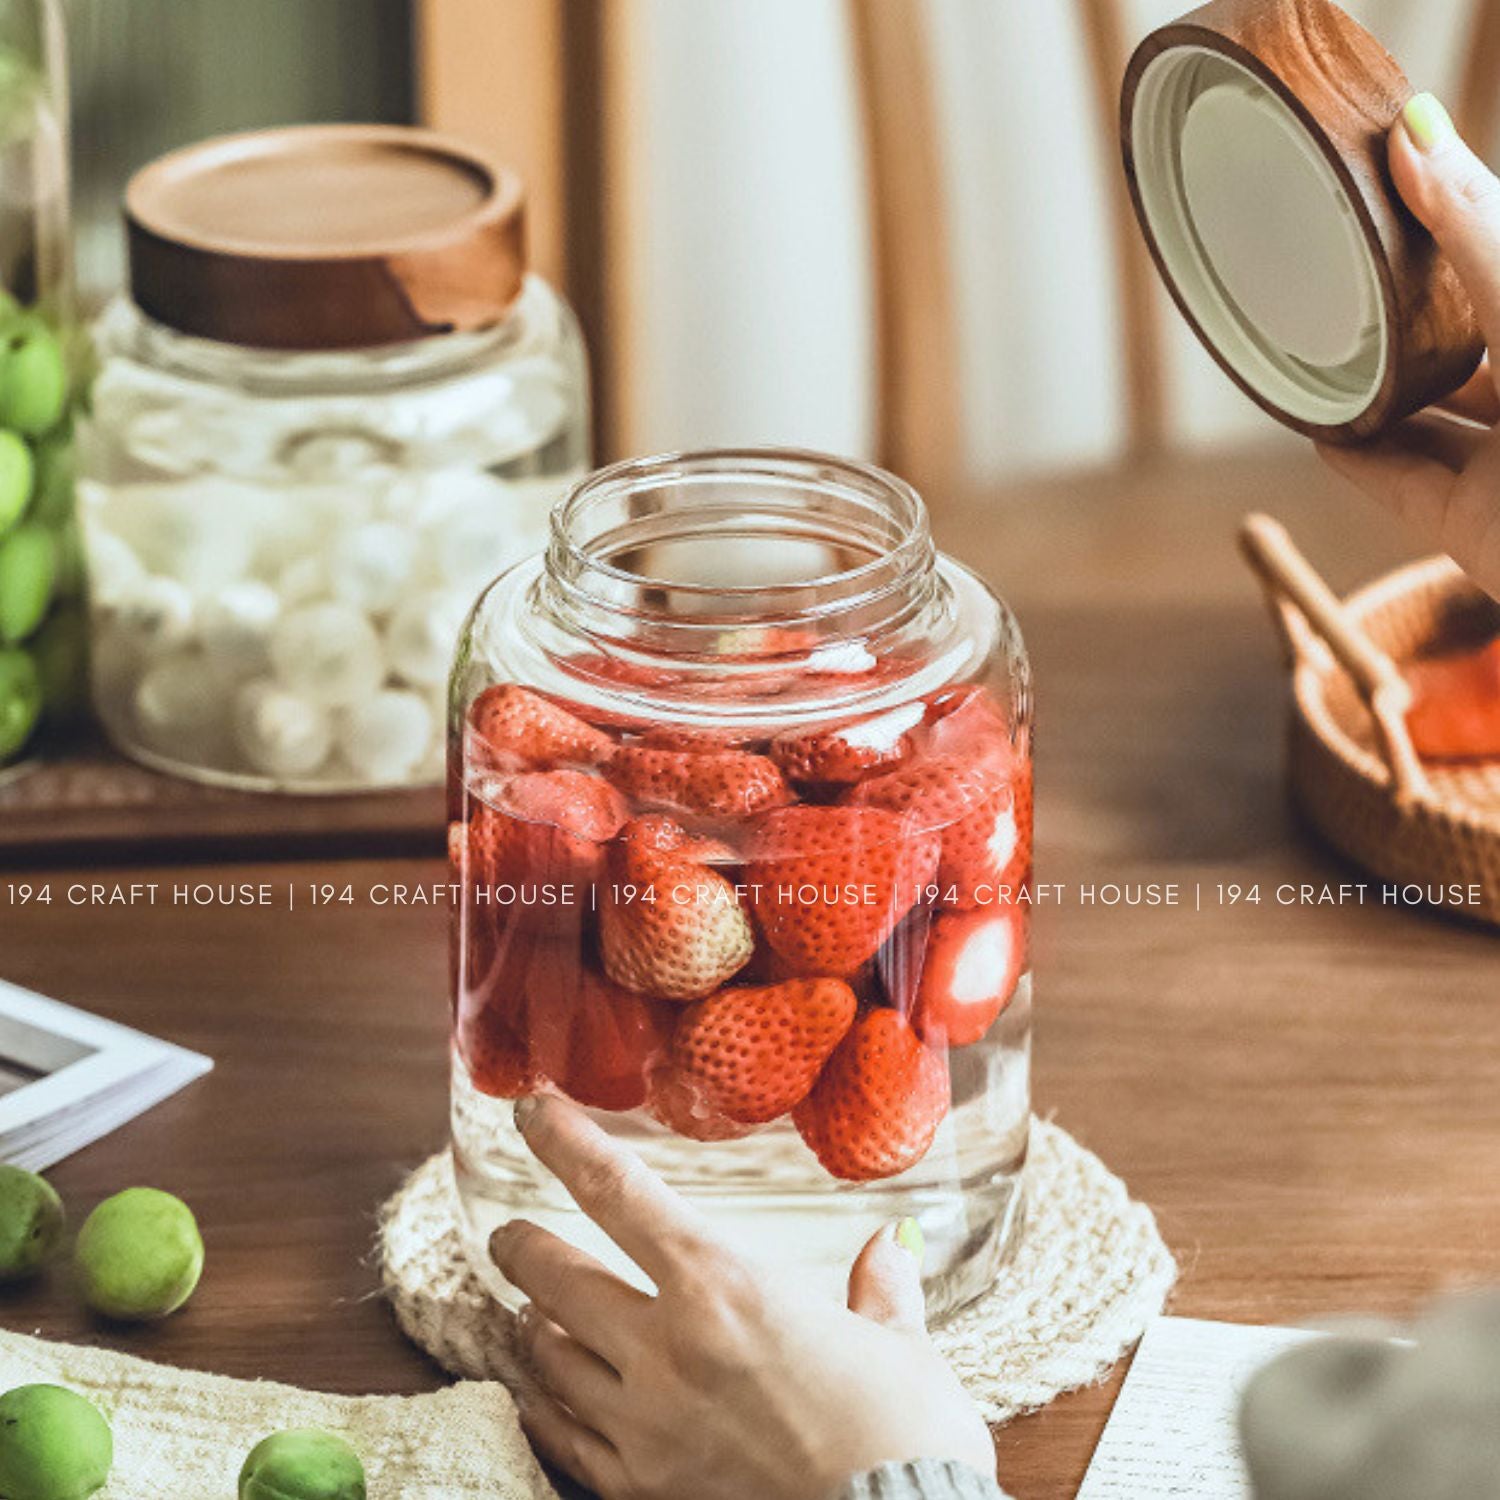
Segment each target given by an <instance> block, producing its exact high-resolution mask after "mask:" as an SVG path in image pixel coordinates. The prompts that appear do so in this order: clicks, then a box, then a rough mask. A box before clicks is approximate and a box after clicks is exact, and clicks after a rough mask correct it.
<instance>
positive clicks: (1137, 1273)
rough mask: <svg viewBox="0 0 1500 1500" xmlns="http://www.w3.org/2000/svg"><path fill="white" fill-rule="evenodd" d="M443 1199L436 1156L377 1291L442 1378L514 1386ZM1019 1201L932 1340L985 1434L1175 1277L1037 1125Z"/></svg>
mask: <svg viewBox="0 0 1500 1500" xmlns="http://www.w3.org/2000/svg"><path fill="white" fill-rule="evenodd" d="M454 1191H455V1189H454V1185H453V1162H452V1158H451V1157H450V1156H449V1155H448V1153H447V1152H443V1153H442V1154H441V1155H438V1156H434V1157H432V1158H431V1159H430V1160H429V1161H427V1162H426V1163H425V1164H424V1165H423V1166H421V1167H419V1168H418V1169H417V1170H416V1171H415V1172H414V1173H413V1174H412V1175H411V1176H410V1177H409V1178H408V1179H407V1181H406V1183H405V1185H404V1186H403V1187H402V1188H401V1190H400V1191H399V1192H398V1193H397V1194H396V1196H395V1197H394V1198H392V1199H391V1201H390V1202H389V1203H388V1204H387V1205H386V1207H385V1212H384V1214H383V1216H382V1223H381V1232H380V1248H381V1262H382V1267H383V1274H384V1281H385V1287H386V1291H387V1293H388V1294H389V1296H390V1298H391V1302H392V1304H393V1305H394V1307H395V1310H396V1317H397V1320H398V1321H399V1322H400V1324H401V1327H402V1328H403V1329H404V1330H405V1331H406V1333H407V1336H408V1337H409V1338H411V1339H412V1340H413V1342H415V1343H416V1344H417V1345H418V1346H419V1347H421V1348H422V1349H425V1350H426V1351H427V1353H428V1354H430V1355H431V1356H432V1357H433V1358H434V1359H435V1360H437V1362H438V1363H439V1364H440V1365H442V1366H443V1368H444V1369H445V1370H448V1371H450V1372H451V1373H453V1374H455V1375H462V1376H467V1377H469V1378H471V1379H480V1380H483V1379H497V1380H505V1381H510V1382H512V1383H514V1382H515V1381H517V1380H518V1379H522V1378H524V1377H523V1376H522V1375H521V1373H520V1371H519V1369H518V1366H517V1364H516V1362H515V1359H514V1357H513V1355H512V1354H511V1350H510V1326H511V1319H510V1316H509V1314H507V1313H506V1312H505V1311H504V1310H503V1309H501V1308H500V1307H498V1306H497V1305H496V1304H495V1303H494V1302H493V1301H492V1300H491V1299H490V1297H489V1295H488V1294H487V1293H486V1292H485V1291H484V1289H483V1287H482V1286H481V1285H480V1284H479V1281H478V1280H477V1278H476V1277H475V1276H474V1273H473V1272H472V1271H471V1270H470V1269H469V1264H468V1261H467V1260H466V1259H465V1258H464V1253H463V1249H462V1246H461V1245H460V1242H459V1235H458V1230H457V1227H456V1217H455V1213H456V1211H455V1207H454ZM1026 1200H1027V1220H1026V1226H1025V1230H1024V1233H1023V1234H1022V1236H1021V1241H1020V1244H1019V1245H1018V1247H1017V1250H1016V1253H1015V1254H1014V1255H1013V1256H1012V1257H1011V1260H1010V1262H1009V1264H1008V1265H1006V1266H1005V1267H1004V1269H1003V1270H1002V1271H1001V1274H1000V1278H999V1280H998V1281H997V1282H996V1283H995V1285H994V1287H993V1288H992V1289H991V1290H990V1291H989V1292H988V1293H986V1294H985V1295H984V1296H983V1297H981V1298H980V1299H979V1301H978V1302H976V1303H974V1304H973V1305H972V1306H971V1307H968V1308H966V1309H965V1310H964V1311H963V1312H960V1313H958V1314H957V1315H956V1316H955V1317H953V1318H950V1319H949V1320H948V1321H947V1322H946V1323H944V1324H943V1325H942V1326H941V1327H939V1328H938V1329H936V1330H935V1332H934V1338H935V1339H936V1342H937V1345H938V1347H939V1348H940V1349H941V1350H942V1352H943V1354H944V1355H945V1356H946V1357H947V1359H948V1360H949V1361H950V1363H951V1364H952V1365H953V1367H954V1368H955V1369H956V1370H957V1371H958V1374H959V1376H960V1378H961V1379H962V1380H963V1382H964V1385H965V1386H966V1387H967V1388H968V1390H969V1392H970V1394H971V1395H972V1396H973V1397H974V1399H975V1400H976V1401H977V1402H978V1403H979V1406H980V1409H981V1410H982V1411H983V1412H984V1414H985V1417H986V1418H987V1420H989V1421H991V1422H1004V1421H1008V1420H1009V1419H1010V1418H1011V1417H1014V1416H1017V1415H1018V1414H1019V1413H1021V1412H1023V1411H1030V1410H1032V1409H1033V1408H1035V1407H1038V1406H1044V1405H1045V1404H1046V1403H1047V1402H1048V1401H1050V1400H1052V1398H1053V1397H1054V1396H1057V1395H1060V1394H1061V1393H1062V1392H1063V1391H1068V1390H1073V1389H1075V1388H1077V1387H1078V1386H1083V1385H1089V1384H1091V1383H1093V1382H1094V1381H1096V1380H1100V1379H1102V1378H1103V1377H1104V1375H1105V1374H1106V1373H1107V1372H1108V1370H1109V1368H1110V1366H1111V1365H1113V1364H1114V1363H1115V1361H1116V1360H1118V1359H1119V1358H1120V1356H1121V1355H1122V1354H1124V1353H1125V1351H1126V1350H1127V1349H1129V1348H1130V1347H1131V1345H1132V1344H1134V1343H1135V1341H1136V1340H1137V1339H1138V1338H1139V1337H1140V1336H1141V1334H1142V1333H1143V1332H1144V1331H1145V1328H1146V1324H1147V1323H1148V1322H1150V1320H1151V1319H1152V1318H1153V1317H1155V1316H1156V1314H1157V1313H1159V1312H1160V1311H1161V1310H1162V1307H1163V1306H1164V1305H1165V1303H1166V1300H1167V1294H1168V1293H1169V1292H1170V1291H1171V1289H1172V1285H1173V1283H1174V1282H1175V1281H1176V1279H1177V1266H1176V1263H1175V1262H1174V1261H1173V1259H1172V1255H1171V1252H1170V1251H1169V1250H1168V1249H1167V1247H1166V1245H1165V1244H1164V1243H1163V1242H1162V1238H1161V1235H1160V1233H1159V1232H1158V1230H1157V1227H1156V1219H1155V1217H1154V1216H1153V1214H1152V1212H1151V1210H1150V1209H1149V1208H1147V1207H1145V1205H1144V1204H1140V1203H1134V1202H1132V1201H1131V1198H1130V1195H1129V1194H1128V1193H1127V1192H1126V1190H1125V1184H1124V1183H1123V1182H1121V1181H1120V1179H1119V1178H1118V1177H1116V1176H1115V1175H1114V1174H1113V1173H1112V1172H1110V1170H1109V1169H1108V1168H1107V1167H1106V1166H1105V1165H1104V1163H1103V1162H1101V1161H1100V1160H1099V1158H1098V1157H1097V1156H1095V1155H1094V1154H1093V1153H1092V1152H1090V1151H1086V1150H1084V1148H1083V1147H1082V1146H1080V1145H1079V1144H1078V1143H1077V1142H1076V1141H1075V1140H1074V1139H1073V1138H1072V1137H1071V1136H1070V1135H1069V1134H1068V1133H1067V1132H1066V1131H1065V1130H1062V1129H1060V1128H1059V1127H1058V1126H1056V1125H1053V1124H1050V1123H1048V1122H1046V1121H1043V1120H1034V1121H1033V1122H1032V1134H1031V1147H1030V1152H1029V1155H1028V1159H1027V1164H1026ZM517 1208H518V1211H519V1209H520V1205H517Z"/></svg>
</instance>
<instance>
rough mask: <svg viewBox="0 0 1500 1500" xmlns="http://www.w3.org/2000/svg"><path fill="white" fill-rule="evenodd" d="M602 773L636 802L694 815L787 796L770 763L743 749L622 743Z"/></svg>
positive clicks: (750, 808) (769, 803)
mask: <svg viewBox="0 0 1500 1500" xmlns="http://www.w3.org/2000/svg"><path fill="white" fill-rule="evenodd" d="M605 774H606V775H607V776H608V777H609V779H610V780H611V781H612V782H613V783H614V784H615V785H616V786H617V787H619V789H620V790H621V791H622V792H624V793H625V795H626V796H627V797H629V798H630V799H631V800H632V801H633V802H634V803H635V804H636V805H637V806H638V807H657V808H662V809H664V810H665V811H668V812H672V813H676V814H677V815H679V816H682V815H684V814H686V815H688V816H696V817H700V818H742V817H748V816H749V815H750V814H751V813H755V812H759V811H760V810H761V809H762V808H765V807H779V806H780V805H781V804H782V803H784V802H790V801H791V793H790V792H789V791H788V790H787V785H786V782H785V781H783V780H782V777H781V772H780V771H778V770H777V769H776V765H775V762H773V761H771V760H768V759H767V758H766V757H765V756H764V755H748V754H746V753H745V752H744V751H743V750H715V751H709V752H707V753H704V752H699V751H692V750H653V749H651V748H650V747H649V746H639V745H627V746H625V747H623V748H622V749H619V750H616V751H615V753H614V755H613V756H611V757H610V761H609V765H608V766H607V767H606V769H605Z"/></svg>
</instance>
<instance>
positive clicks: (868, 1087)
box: [449, 450, 1031, 1316]
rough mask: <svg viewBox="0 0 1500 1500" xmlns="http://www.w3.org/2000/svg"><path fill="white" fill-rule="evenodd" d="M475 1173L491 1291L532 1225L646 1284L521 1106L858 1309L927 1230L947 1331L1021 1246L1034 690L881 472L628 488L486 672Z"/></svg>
mask: <svg viewBox="0 0 1500 1500" xmlns="http://www.w3.org/2000/svg"><path fill="white" fill-rule="evenodd" d="M452 692H453V710H452V716H451V720H450V722H451V726H452V728H451V738H450V776H451V778H452V782H451V785H452V789H453V794H454V795H453V806H454V821H453V823H452V824H451V826H450V830H449V850H450V855H451V858H452V861H453V865H454V881H455V885H456V886H457V887H458V889H459V893H460V897H459V904H458V907H457V910H456V914H455V918H454V945H453V948H454V974H453V1085H452V1090H453V1092H452V1116H453V1140H454V1156H455V1162H456V1168H457V1178H458V1185H459V1190H460V1198H461V1201H462V1205H463V1213H464V1221H465V1230H466V1237H467V1241H468V1244H469V1248H470V1254H471V1257H472V1259H473V1262H474V1265H475V1268H476V1270H477V1271H478V1272H479V1273H480V1274H481V1275H482V1276H483V1277H484V1279H485V1280H486V1282H487V1283H488V1285H489V1286H490V1288H491V1289H492V1290H493V1291H494V1292H495V1294H496V1295H497V1296H499V1297H500V1298H501V1300H502V1301H505V1302H507V1303H508V1304H510V1305H512V1306H514V1305H515V1303H516V1300H517V1298H516V1293H515V1291H514V1289H513V1288H510V1287H509V1286H508V1285H506V1284H505V1283H504V1282H503V1281H502V1280H501V1279H500V1278H499V1276H498V1273H497V1272H496V1271H495V1270H494V1268H493V1266H492V1264H491V1263H490V1261H489V1257H488V1255H487V1253H486V1250H485V1246H486V1242H487V1239H488V1236H489V1234H490V1232H491V1231H492V1230H493V1229H494V1228H495V1226H496V1225H497V1224H498V1223H499V1222H501V1221H502V1220H503V1219H505V1218H507V1217H509V1216H511V1215H513V1214H515V1213H518V1212H519V1213H524V1214H525V1215H526V1216H527V1217H528V1218H530V1219H532V1220H534V1221H536V1222H538V1223H541V1224H543V1225H545V1226H547V1227H549V1228H550V1229H552V1230H554V1231H555V1232H556V1233H558V1234H560V1235H562V1236H563V1237H564V1238H566V1239H568V1240H570V1241H572V1242H573V1243H575V1244H578V1245H580V1246H582V1247H584V1248H586V1249H588V1250H589V1251H591V1252H592V1253H594V1254H596V1255H598V1256H599V1257H600V1258H601V1259H603V1260H605V1261H606V1262H607V1263H609V1264H610V1265H612V1266H613V1267H614V1268H615V1269H617V1270H619V1271H620V1272H621V1274H625V1275H629V1276H632V1278H633V1279H635V1280H636V1281H637V1282H639V1281H640V1275H639V1273H638V1272H634V1271H633V1269H632V1268H631V1267H629V1266H628V1264H627V1263H625V1262H624V1260H623V1257H622V1256H621V1255H620V1254H619V1253H618V1252H617V1251H615V1250H614V1249H613V1247H611V1246H609V1245H608V1243H607V1242H606V1241H605V1240H604V1239H603V1236H602V1235H601V1234H600V1233H599V1232H598V1231H597V1230H596V1229H595V1228H594V1226H593V1225H592V1224H590V1223H588V1222H587V1221H586V1220H584V1219H583V1218H582V1216H581V1215H580V1214H579V1213H578V1212H577V1210H576V1209H575V1208H574V1207H573V1205H572V1202H571V1200H570V1199H569V1198H568V1197H567V1195H566V1193H564V1192H563V1191H562V1189H561V1188H560V1186H559V1184H558V1183H557V1182H556V1181H555V1180H554V1179H553V1178H552V1177H551V1176H550V1174H548V1173H547V1172H546V1171H545V1170H544V1169H542V1168H540V1167H539V1166H538V1164H537V1163H536V1161H535V1160H534V1158H533V1157H532V1156H531V1155H530V1154H529V1153H528V1152H527V1150H526V1149H525V1147H524V1145H523V1144H522V1143H521V1141H520V1138H519V1136H518V1135H517V1133H516V1131H515V1129H514V1126H513V1124H512V1120H511V1106H510V1104H509V1103H508V1102H507V1101H509V1100H511V1099H514V1098H516V1097H518V1096H520V1095H522V1094H526V1093H530V1092H534V1091H537V1090H557V1091H560V1092H562V1093H564V1094H566V1095H569V1096H570V1097H571V1098H573V1099H574V1100H575V1101H577V1102H578V1103H580V1104H582V1105H584V1106H586V1107H588V1108H590V1109H591V1110H592V1111H593V1112H594V1113H595V1115H596V1117H597V1118H598V1119H599V1120H600V1121H601V1123H603V1124H604V1125H605V1127H606V1128H607V1129H609V1130H611V1131H613V1132H615V1133H616V1134H617V1135H619V1136H621V1137H623V1138H625V1139H627V1140H628V1141H629V1142H630V1143H631V1144H632V1146H634V1147H635V1148H636V1149H637V1150H638V1151H639V1152H640V1154H641V1155H642V1156H643V1157H644V1158H645V1159H646V1161H647V1162H649V1163H650V1165H651V1166H652V1167H654V1168H655V1169H656V1170H657V1171H659V1172H661V1173H662V1174H663V1175H664V1176H665V1177H666V1178H667V1180H668V1181H669V1182H671V1183H672V1184H673V1185H674V1186H676V1187H677V1188H678V1189H680V1190H682V1191H683V1192H685V1193H687V1194H688V1195H690V1196H691V1197H692V1198H693V1199H694V1200H695V1201H696V1203H697V1204H698V1206H699V1207H700V1208H701V1209H702V1210H703V1211H704V1212H705V1213H706V1214H708V1215H709V1217H710V1218H711V1219H713V1220H714V1221H715V1222H716V1223H717V1224H718V1225H719V1226H720V1228H721V1229H722V1231H723V1232H724V1233H725V1234H726V1235H727V1236H728V1237H729V1238H731V1239H732V1240H733V1241H735V1242H737V1243H738V1244H739V1245H740V1246H741V1247H742V1248H743V1249H745V1250H746V1251H747V1252H748V1253H750V1254H752V1255H756V1256H758V1257H760V1258H762V1259H763V1260H766V1261H770V1262H775V1263H781V1264H784V1265H788V1266H791V1267H792V1268H794V1269H795V1270H796V1271H797V1273H798V1274H800V1275H803V1276H805V1277H812V1278H813V1279H814V1280H815V1281H817V1282H819V1283H822V1284H826V1286H827V1287H828V1289H829V1290H830V1292H836V1293H839V1294H842V1292H841V1289H842V1287H843V1284H844V1281H845V1278H846V1277H847V1275H848V1270H849V1265H850V1263H851V1261H852V1259H853V1257H854V1255H855V1254H856V1253H857V1251H858V1250H859V1248H860V1246H861V1245H862V1244H863V1243H864V1241H865V1240H866V1239H867V1238H868V1237H869V1236H870V1235H871V1234H873V1233H874V1232H875V1231H876V1230H877V1229H878V1228H879V1227H880V1226H881V1225H882V1224H884V1223H887V1222H889V1221H890V1220H892V1219H894V1218H896V1217H898V1216H901V1215H906V1214H911V1215H914V1216H915V1217H916V1218H917V1220H918V1221H919V1223H920V1224H921V1226H922V1229H923V1232H924V1234H925V1237H926V1243H927V1247H928V1250H927V1259H926V1262H925V1276H926V1278H927V1290H928V1297H929V1307H930V1309H931V1311H932V1312H933V1314H934V1315H935V1316H941V1315H942V1314H944V1313H945V1312H949V1311H952V1310H953V1309H954V1308H957V1307H959V1306H961V1305H963V1304H964V1303H965V1302H967V1301H969V1300H971V1299H972V1298H973V1297H975V1296H977V1295H978V1294H979V1293H980V1292H981V1291H982V1290H983V1289H984V1288H985V1287H986V1286H987V1285H988V1284H989V1283H990V1281H991V1280H992V1278H993V1276H994V1273H995V1270H996V1267H997V1265H998V1264H999V1263H1000V1261H1001V1260H1002V1259H1003V1257H1004V1256H1005V1255H1006V1253H1007V1251H1008V1249H1009V1247H1010V1246H1011V1244H1012V1242H1013V1240H1014V1237H1015V1235H1016V1232H1017V1227H1018V1225H1019V1222H1020V1218H1021V1212H1022V1206H1021V1168H1022V1164H1023V1162H1024V1159H1025V1154H1026V1143H1027V1134H1028V1126H1029V1122H1030V1103H1029V1038H1030V1025H1031V982H1030V973H1029V957H1028V917H1027V914H1028V911H1029V905H1030V902H1029V893H1030V879H1031V688H1030V676H1029V669H1028V666H1027V660H1026V655H1025V651H1024V648H1023V645H1022V642H1021V636H1020V633H1019V631H1018V629H1017V626H1016V623H1015V621H1014V619H1013V618H1012V616H1011V615H1010V613H1009V612H1008V611H1007V610H1006V609H1005V607H1004V606H1003V605H1001V604H1000V603H998V602H997V600H996V599H995V598H994V597H993V595H992V594H991V593H990V592H989V591H988V590H987V589H986V587H985V586H984V584H983V583H981V582H980V580H979V579H978V578H976V577H975V576H974V574H972V573H971V572H969V571H968V570H967V569H965V568H964V567H962V566H960V565H959V564H958V563H956V562H954V561H953V560H952V559H950V558H947V557H945V556H942V555H940V554H939V553H937V552H936V551H935V550H934V547H933V544H932V541H931V537H930V534H929V530H928V524H927V517H926V512H925V509H924V507H923V505H922V502H921V500H920V499H919V497H918V496H917V495H916V493H915V492H914V491H913V490H912V489H911V488H910V487H909V486H907V485H906V484H904V483H902V482H901V481H900V480H898V479H896V478H894V477H893V476H891V475H889V474H886V473H883V472H881V471H880V470H878V469H874V468H868V467H865V466H863V465H860V464H855V463H850V462H845V461H843V460H839V459H834V458H826V457H821V456H818V455H815V454H804V453H795V452H783V451H776V450H764V451H756V450H751V451H744V452H716V453H702V454H687V455H679V456H674V457H666V458H656V459H647V460H642V461H637V462H631V463H626V464H621V465H617V466H615V467H613V468H609V469H605V470H603V471H601V472H599V473H598V474H595V475H594V476H593V477H591V478H589V479H587V480H585V481H584V482H583V483H582V484H580V485H579V486H578V487H577V488H575V489H574V490H573V491H572V492H571V494H570V495H569V497H568V499H567V500H566V501H565V502H564V503H563V504H562V505H561V506H559V507H558V509H557V510H556V512H555V513H554V515H553V518H552V532H551V541H550V545H549V548H548V551H547V553H546V556H545V557H537V558H532V559H530V560H528V561H526V562H524V563H521V564H519V565H518V566H516V567H515V568H513V569H511V570H510V571H509V572H508V573H506V574H505V575H504V576H502V577H501V578H499V579H498V580H496V582H495V583H494V584H492V585H491V587H490V588H489V589H488V590H487V591H486V592H485V593H484V594H483V595H482V596H481V598H480V600H479V602H478V604H477V606H476V608H475V610H474V613H473V615H472V616H471V617H470V620H469V624H468V626H467V628H466V630H465V634H464V638H463V641H462V643H461V645H460V648H459V655H458V662H457V666H456V668H455V671H454V676H453V684H452Z"/></svg>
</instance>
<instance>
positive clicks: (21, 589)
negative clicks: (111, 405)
mask: <svg viewBox="0 0 1500 1500" xmlns="http://www.w3.org/2000/svg"><path fill="white" fill-rule="evenodd" d="M70 234H71V213H70V199H69V190H68V92H67V72H66V55H65V47H64V33H63V19H62V8H61V6H60V5H59V4H58V3H57V0H0V774H4V772H5V771H6V769H7V768H12V769H13V768H14V767H15V766H16V765H17V764H18V763H21V762H24V761H26V760H29V759H30V757H31V756H32V755H33V754H34V752H35V751H36V750H37V749H38V748H39V746H40V744H41V742H42V739H43V736H44V734H50V733H52V732H54V731H57V730H60V729H62V728H65V727H66V726H67V725H68V724H70V723H71V722H72V720H73V719H74V718H75V716H76V715H77V714H78V712H79V708H80V705H81V702H82V698H83V694H82V691H81V690H82V685H83V676H84V653H85V645H84V643H85V639H86V637H85V633H84V627H83V617H82V611H81V608H80V606H79V602H78V596H79V594H80V593H81V590H82V576H81V575H82V567H81V563H80V557H81V553H80V550H79V547H78V542H77V533H76V530H75V526H74V520H73V462H72V450H73V433H72V429H73V423H72V407H73V401H74V396H75V394H76V392H77V390H78V388H79V385H80V372H81V366H82V357H81V348H80V345H79V342H78V339H77V336H76V331H75V330H76V322H75V319H74V309H73V276H72V252H71V239H70Z"/></svg>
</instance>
